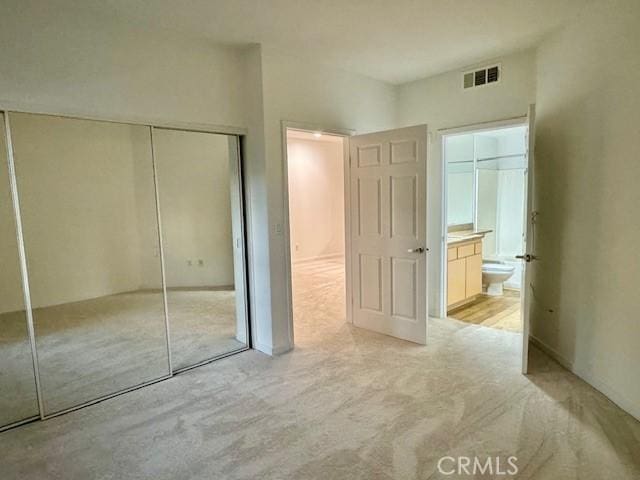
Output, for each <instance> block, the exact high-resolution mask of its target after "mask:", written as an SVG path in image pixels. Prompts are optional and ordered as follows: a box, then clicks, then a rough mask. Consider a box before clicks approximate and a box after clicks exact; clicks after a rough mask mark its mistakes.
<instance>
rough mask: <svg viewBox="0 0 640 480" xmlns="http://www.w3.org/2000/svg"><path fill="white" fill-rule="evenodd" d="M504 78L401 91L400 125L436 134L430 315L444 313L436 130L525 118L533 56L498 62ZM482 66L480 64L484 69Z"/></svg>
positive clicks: (431, 81) (456, 77) (447, 81)
mask: <svg viewBox="0 0 640 480" xmlns="http://www.w3.org/2000/svg"><path fill="white" fill-rule="evenodd" d="M497 60H498V61H500V62H501V64H502V79H501V81H500V82H499V83H498V84H496V85H491V86H486V87H481V88H477V89H471V90H466V91H463V90H462V86H461V84H462V80H461V74H462V71H463V70H467V69H461V70H458V71H453V72H449V73H444V74H442V75H437V76H434V77H430V78H427V79H423V80H418V81H415V82H411V83H408V84H404V85H401V86H400V87H399V88H398V119H399V124H400V126H406V125H415V124H419V123H426V124H428V125H429V130H430V131H431V132H434V135H433V136H432V138H431V144H430V148H429V161H428V165H427V182H428V187H427V192H428V193H427V195H428V199H427V202H428V209H427V210H428V215H429V217H428V221H427V243H428V245H427V246H428V247H429V249H430V252H429V277H428V290H429V314H430V315H433V316H439V315H440V312H441V302H440V300H441V298H440V291H441V288H442V285H441V268H440V267H441V265H440V257H441V255H442V252H441V241H442V236H443V231H442V218H441V209H442V199H441V197H440V192H441V191H442V163H441V140H440V137H439V136H438V135H435V132H437V131H438V129H442V128H451V127H456V126H462V125H468V124H474V123H480V122H486V121H492V120H500V119H504V118H511V117H519V116H524V115H526V113H527V107H528V105H529V104H530V103H535V95H536V86H535V53H534V51H523V52H519V53H516V54H513V55H510V56H506V57H503V58H500V59H497ZM485 63H486V62H481V63H479V65H484V64H485Z"/></svg>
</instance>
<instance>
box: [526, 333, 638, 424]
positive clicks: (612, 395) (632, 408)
mask: <svg viewBox="0 0 640 480" xmlns="http://www.w3.org/2000/svg"><path fill="white" fill-rule="evenodd" d="M529 341H530V342H531V344H533V345H535V346H536V347H537V348H539V349H540V350H542V352H543V353H545V354H546V355H548V356H549V357H551V358H552V359H553V360H555V361H556V362H558V363H559V364H560V365H561V366H562V367H564V368H566V369H567V370H569V371H570V372H571V373H573V374H574V375H576V376H577V377H579V378H580V379H581V380H583V381H584V382H585V383H587V384H588V385H589V386H591V387H593V388H595V389H596V390H598V391H599V392H600V393H602V394H603V395H604V396H605V397H607V398H608V399H609V400H611V401H612V402H613V403H615V404H616V405H617V406H618V407H620V408H621V409H622V410H624V411H625V412H627V413H628V414H629V415H631V416H632V417H635V419H636V420H640V405H638V404H636V403H634V402H633V401H632V400H630V399H629V398H628V397H626V396H625V395H623V394H622V393H620V392H619V391H618V390H616V389H615V388H613V387H612V386H611V385H609V384H608V383H607V382H605V381H603V380H600V379H599V378H595V377H594V376H593V375H590V374H588V373H586V372H584V371H582V370H581V369H579V368H577V367H576V366H575V364H574V363H573V362H572V361H571V360H569V359H567V358H566V357H565V356H563V355H562V354H561V353H560V352H558V351H557V350H556V349H554V348H552V347H550V346H549V345H547V344H546V343H544V342H543V341H542V340H540V339H539V338H537V337H534V336H533V335H530V336H529ZM532 373H533V372H532Z"/></svg>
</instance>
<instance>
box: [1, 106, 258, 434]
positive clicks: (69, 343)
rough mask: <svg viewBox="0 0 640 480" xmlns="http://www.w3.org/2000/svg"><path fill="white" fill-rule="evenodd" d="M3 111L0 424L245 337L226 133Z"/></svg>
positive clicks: (233, 140) (79, 402)
mask: <svg viewBox="0 0 640 480" xmlns="http://www.w3.org/2000/svg"><path fill="white" fill-rule="evenodd" d="M4 118H5V117H3V116H0V120H3V119H4ZM8 119H9V120H10V121H9V122H8V125H10V128H7V133H8V134H7V135H6V136H5V135H4V130H5V128H4V123H3V124H2V125H0V126H1V127H3V135H0V139H1V141H0V142H1V143H0V152H1V155H2V158H1V160H2V162H1V165H0V260H1V264H0V287H1V288H0V389H1V390H2V392H3V395H2V396H1V397H2V398H1V399H0V428H2V427H4V426H6V425H14V424H16V423H20V422H22V421H26V420H29V419H33V418H37V417H39V416H42V417H45V418H46V417H48V416H52V415H56V414H58V413H61V412H66V411H68V410H70V409H74V408H77V407H79V406H83V405H87V404H90V403H93V402H96V401H99V400H101V399H104V398H107V397H109V396H113V395H116V394H118V393H122V392H124V391H127V390H131V389H134V388H138V387H140V386H143V385H146V384H149V383H152V382H156V381H158V380H161V379H165V378H169V377H170V376H171V375H172V374H173V373H175V372H177V371H180V370H181V369H184V368H190V367H192V366H195V365H199V364H202V363H206V362H208V361H212V360H214V359H216V358H219V357H221V356H223V355H227V354H229V353H234V352H237V351H241V350H244V349H246V348H248V326H247V313H246V301H245V298H246V278H245V271H246V268H245V259H244V231H243V220H242V201H241V196H242V193H241V182H240V163H239V157H238V151H239V149H238V138H237V137H235V136H227V135H217V134H209V133H196V132H186V131H175V130H165V129H156V128H152V127H149V126H146V125H132V124H123V123H116V122H105V121H94V120H80V119H74V118H66V117H58V116H50V115H39V114H29V113H9V114H8ZM154 133H155V136H154ZM5 138H8V139H10V140H11V142H10V146H11V148H8V147H9V143H5ZM9 152H11V153H12V155H7V154H8V153H9ZM12 172H14V173H15V174H14V175H13V174H12ZM20 228H21V229H20ZM161 240H163V241H164V249H163V244H162V243H161ZM21 246H23V247H24V250H23V251H24V256H21V255H20V252H21V251H22V250H20V247H21ZM163 261H164V263H163ZM163 265H164V269H163ZM23 285H24V288H23ZM165 292H166V296H165ZM28 302H30V307H31V308H28V307H29V303H28ZM25 304H26V305H27V307H25ZM31 319H32V321H31ZM31 325H32V326H33V335H30V326H31ZM7 392H8V393H7Z"/></svg>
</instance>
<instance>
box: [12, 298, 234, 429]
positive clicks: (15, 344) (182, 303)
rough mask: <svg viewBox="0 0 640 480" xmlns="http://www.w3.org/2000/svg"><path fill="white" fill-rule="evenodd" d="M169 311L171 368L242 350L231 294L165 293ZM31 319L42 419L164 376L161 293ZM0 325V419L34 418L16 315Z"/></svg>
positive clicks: (38, 313)
mask: <svg viewBox="0 0 640 480" xmlns="http://www.w3.org/2000/svg"><path fill="white" fill-rule="evenodd" d="M168 306H169V314H170V316H169V318H170V328H171V347H172V349H171V350H172V357H173V358H172V361H173V368H174V369H178V368H181V367H186V366H189V365H193V364H195V363H199V362H202V361H204V360H207V359H208V358H211V357H215V356H217V355H220V354H223V353H226V352H230V351H233V350H237V349H239V348H243V347H244V345H243V344H241V343H240V342H238V341H237V340H236V339H235V335H236V320H235V293H234V292H233V291H212V290H194V291H170V292H168ZM33 317H34V325H35V331H36V344H37V350H38V360H39V366H40V381H41V385H42V393H43V399H44V405H45V412H46V413H47V414H50V413H53V412H56V411H60V410H63V409H65V408H69V407H72V406H74V405H78V404H80V403H83V402H86V401H90V400H93V399H95V398H97V397H100V396H104V395H108V394H111V393H113V392H116V391H119V390H123V389H126V388H129V387H132V386H135V385H138V384H141V383H144V382H148V381H151V380H154V379H156V378H159V377H163V376H166V375H168V374H169V365H168V356H167V345H166V336H165V321H164V306H163V300H162V294H161V293H160V292H151V291H136V292H127V293H121V294H117V295H109V296H105V297H99V298H94V299H91V300H84V301H81V302H74V303H67V304H62V305H56V306H51V307H46V308H38V309H35V310H34V312H33ZM0 325H1V326H2V331H3V334H2V337H0V339H1V340H2V341H0V362H1V363H0V364H1V365H3V367H2V375H0V386H1V387H2V390H3V392H2V394H1V395H0V412H3V413H2V414H0V419H2V420H13V421H16V420H19V419H22V418H25V417H28V416H31V415H37V406H36V404H35V388H34V380H33V372H32V366H31V352H30V349H29V348H28V345H27V344H26V343H25V336H24V334H23V333H21V332H23V331H24V328H25V322H24V317H23V316H22V315H18V314H6V315H0ZM9 332H13V333H11V334H9ZM5 367H6V368H5ZM9 387H10V388H11V389H9ZM5 388H7V390H5ZM5 392H10V393H5ZM5 423H9V421H6V422H5Z"/></svg>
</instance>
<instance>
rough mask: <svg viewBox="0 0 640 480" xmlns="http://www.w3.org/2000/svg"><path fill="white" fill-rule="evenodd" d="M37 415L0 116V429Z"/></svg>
mask: <svg viewBox="0 0 640 480" xmlns="http://www.w3.org/2000/svg"><path fill="white" fill-rule="evenodd" d="M38 415H39V409H38V401H37V395H36V383H35V374H34V368H33V358H32V355H31V345H30V340H29V333H28V327H27V315H26V311H25V307H24V294H23V290H22V277H21V274H20V260H19V254H18V239H17V234H16V221H15V215H14V209H13V201H12V195H11V184H10V175H9V163H8V157H7V144H6V136H5V117H4V115H3V114H2V113H0V429H1V428H2V427H4V426H7V425H10V424H14V423H17V422H20V421H23V420H26V419H28V418H32V417H37V416H38Z"/></svg>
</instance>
